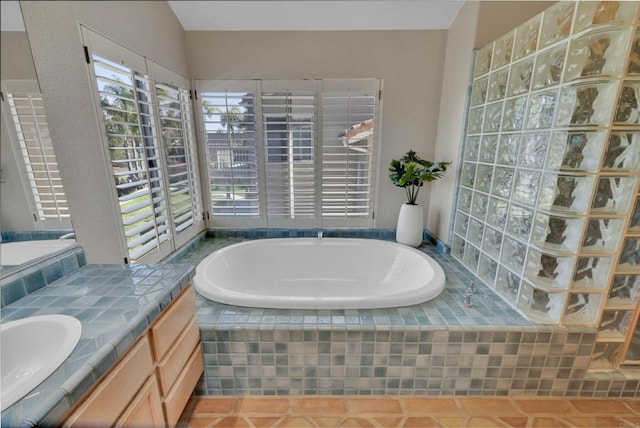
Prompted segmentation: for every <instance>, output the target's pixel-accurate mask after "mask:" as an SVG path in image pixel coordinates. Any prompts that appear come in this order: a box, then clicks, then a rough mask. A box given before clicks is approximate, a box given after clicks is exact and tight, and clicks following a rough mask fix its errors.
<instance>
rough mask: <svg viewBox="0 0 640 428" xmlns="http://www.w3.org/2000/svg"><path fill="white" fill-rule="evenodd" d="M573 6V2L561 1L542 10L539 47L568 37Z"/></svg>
mask: <svg viewBox="0 0 640 428" xmlns="http://www.w3.org/2000/svg"><path fill="white" fill-rule="evenodd" d="M574 7H575V3H573V2H565V1H561V2H558V3H556V4H555V5H553V6H551V7H550V8H548V9H547V10H545V11H544V14H543V16H542V26H541V28H540V45H539V48H540V49H543V48H545V47H546V46H549V45H551V44H553V43H555V42H558V41H560V40H562V39H565V38H567V37H569V34H570V33H571V22H572V21H573V11H574Z"/></svg>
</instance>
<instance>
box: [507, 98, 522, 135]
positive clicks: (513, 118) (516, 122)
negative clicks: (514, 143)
mask: <svg viewBox="0 0 640 428" xmlns="http://www.w3.org/2000/svg"><path fill="white" fill-rule="evenodd" d="M526 106H527V97H526V96H522V97H518V98H512V99H510V100H507V101H505V103H504V116H503V118H502V130H503V131H518V130H520V129H522V127H523V126H524V114H525V108H526Z"/></svg>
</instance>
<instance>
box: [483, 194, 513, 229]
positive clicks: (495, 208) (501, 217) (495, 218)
mask: <svg viewBox="0 0 640 428" xmlns="http://www.w3.org/2000/svg"><path fill="white" fill-rule="evenodd" d="M487 212H488V213H489V215H487V223H488V224H490V225H491V226H494V227H496V228H497V229H499V230H502V229H504V225H505V223H506V221H507V214H508V213H509V203H508V202H506V201H503V200H501V199H496V198H489V204H488V207H487Z"/></svg>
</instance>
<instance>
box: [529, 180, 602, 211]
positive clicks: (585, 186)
mask: <svg viewBox="0 0 640 428" xmlns="http://www.w3.org/2000/svg"><path fill="white" fill-rule="evenodd" d="M593 186H594V177H593V176H592V175H562V174H548V173H545V174H543V175H542V180H541V184H540V192H539V195H538V208H540V209H543V210H546V211H558V212H563V213H576V214H584V213H586V212H587V210H588V209H589V205H590V200H589V198H590V197H591V193H592V191H593Z"/></svg>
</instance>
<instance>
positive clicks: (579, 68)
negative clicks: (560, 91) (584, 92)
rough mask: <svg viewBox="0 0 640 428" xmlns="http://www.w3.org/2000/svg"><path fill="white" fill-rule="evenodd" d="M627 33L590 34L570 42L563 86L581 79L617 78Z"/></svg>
mask: <svg viewBox="0 0 640 428" xmlns="http://www.w3.org/2000/svg"><path fill="white" fill-rule="evenodd" d="M630 37H631V29H626V28H614V29H607V30H599V31H591V32H589V33H587V34H585V35H584V36H581V37H578V38H577V39H573V40H572V41H571V43H570V44H569V50H568V52H567V64H566V66H565V70H564V82H565V83H566V82H569V81H571V80H575V79H579V78H583V77H620V76H621V75H622V69H623V67H624V63H625V60H626V55H627V45H628V43H629V38H630Z"/></svg>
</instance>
